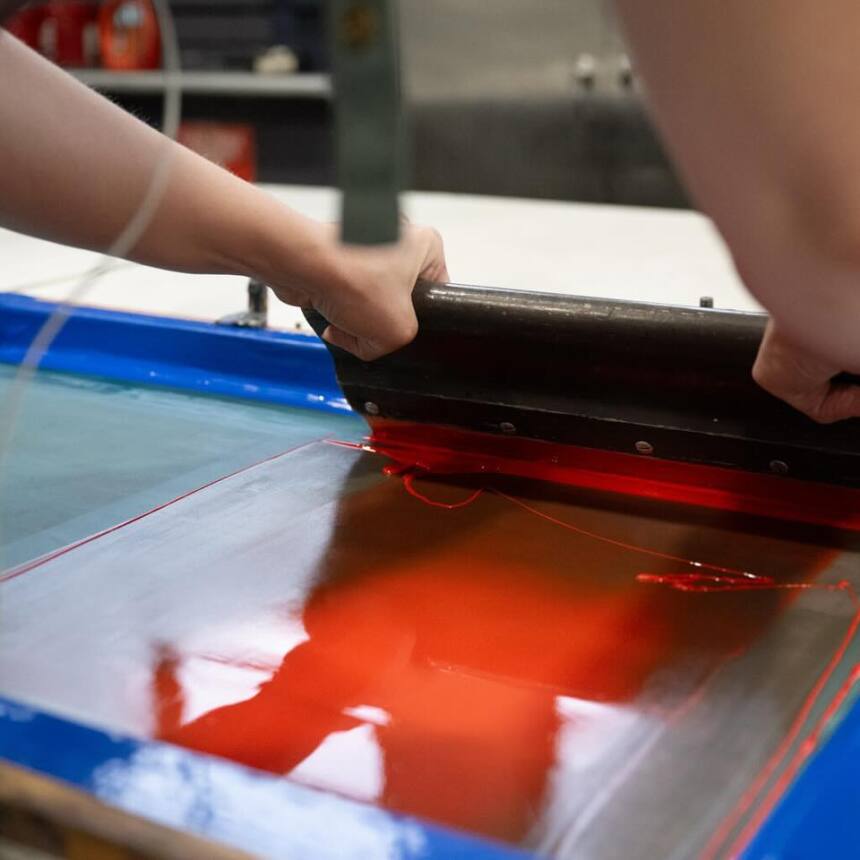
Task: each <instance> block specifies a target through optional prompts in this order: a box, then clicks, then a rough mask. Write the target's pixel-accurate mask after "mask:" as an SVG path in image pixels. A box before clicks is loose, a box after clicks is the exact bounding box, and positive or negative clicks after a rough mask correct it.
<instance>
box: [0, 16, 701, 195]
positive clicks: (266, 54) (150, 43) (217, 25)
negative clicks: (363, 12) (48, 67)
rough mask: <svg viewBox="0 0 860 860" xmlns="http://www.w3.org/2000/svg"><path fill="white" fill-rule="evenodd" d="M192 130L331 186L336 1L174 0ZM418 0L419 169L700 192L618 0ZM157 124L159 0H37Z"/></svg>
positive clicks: (100, 73)
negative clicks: (657, 120) (656, 102)
mask: <svg viewBox="0 0 860 860" xmlns="http://www.w3.org/2000/svg"><path fill="white" fill-rule="evenodd" d="M170 5H171V7H172V10H173V15H174V17H175V23H176V30H177V34H178V39H179V47H180V51H181V57H182V65H183V69H184V71H185V72H186V73H187V74H186V75H185V77H184V80H183V119H184V122H183V126H182V130H181V139H182V141H183V142H184V143H185V144H186V145H188V146H190V147H191V148H193V149H195V150H197V151H199V152H201V153H202V154H203V155H206V156H207V157H209V158H211V159H212V160H214V161H217V162H218V163H220V164H222V165H224V166H226V167H228V168H229V169H231V170H233V171H234V172H235V173H237V174H238V175H240V176H243V177H245V178H247V179H251V180H257V181H261V182H272V183H290V184H301V185H331V184H333V183H334V180H335V177H334V168H333V157H332V141H331V133H330V132H331V110H330V86H329V79H328V74H327V71H328V58H327V52H326V45H325V35H324V33H325V3H324V0H171V3H170ZM488 5H489V4H488V3H487V0H401V3H400V25H401V29H402V40H403V67H404V68H403V72H404V89H405V96H406V111H407V117H408V125H409V128H410V136H411V145H412V149H413V156H414V157H413V159H412V162H413V169H412V174H411V181H410V182H409V186H410V187H411V188H413V189H415V190H419V191H447V192H455V193H469V194H482V195H504V196H512V197H531V198H539V199H551V200H566V201H588V202H599V203H620V204H629V205H644V206H661V207H687V205H688V203H687V199H686V197H685V195H684V192H683V190H682V189H681V188H680V185H679V183H678V181H677V179H676V177H675V175H674V174H673V171H672V169H671V167H670V166H669V164H668V162H667V159H666V157H665V155H664V153H663V150H662V148H661V146H660V143H659V141H658V140H657V137H656V135H655V134H654V131H653V130H652V127H651V125H650V123H649V121H648V119H647V117H646V115H645V110H644V106H643V96H642V93H641V90H640V88H639V86H638V83H637V81H636V77H635V74H634V72H633V70H632V69H631V65H630V61H629V59H628V56H627V53H626V50H625V46H624V43H623V40H622V38H621V36H620V33H619V31H618V27H617V26H616V23H615V21H614V18H613V15H612V13H611V9H610V6H609V3H608V2H606V0H529V2H523V0H492V3H491V6H492V8H491V9H489V8H488ZM7 27H8V29H10V30H12V31H13V32H14V33H15V34H16V35H17V36H18V37H19V38H21V39H23V40H24V41H25V42H28V43H29V44H30V45H31V46H33V47H34V48H36V49H38V50H39V51H41V52H42V53H44V54H45V55H46V56H48V57H50V58H51V59H52V60H54V61H55V62H57V63H59V64H60V65H62V66H64V67H66V68H68V69H70V70H71V71H72V72H73V73H74V74H75V75H76V76H78V77H79V78H80V79H81V80H83V81H84V82H86V83H87V84H89V85H90V86H92V87H94V88H95V89H98V90H99V91H101V92H103V93H105V94H106V95H108V96H109V97H110V98H112V99H113V100H115V101H116V102H118V103H119V104H121V105H122V106H123V107H125V108H127V109H129V110H131V111H133V112H134V113H135V114H137V115H138V116H140V117H141V118H143V119H145V120H146V121H148V122H150V123H152V124H159V123H160V121H161V109H162V96H163V90H164V83H165V82H164V77H163V75H162V74H161V73H160V71H159V66H160V44H159V33H158V27H157V23H156V19H155V15H154V11H153V8H152V6H151V3H150V2H149V0H104V2H94V0H50V2H44V3H31V4H29V5H28V6H27V7H25V8H24V9H23V10H22V11H21V12H19V13H18V14H17V16H16V17H15V18H14V19H13V20H12V21H10V22H8V23H7Z"/></svg>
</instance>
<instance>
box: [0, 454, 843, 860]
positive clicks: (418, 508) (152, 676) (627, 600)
mask: <svg viewBox="0 0 860 860" xmlns="http://www.w3.org/2000/svg"><path fill="white" fill-rule="evenodd" d="M385 465H386V460H385V459H384V458H382V457H379V456H375V455H369V454H364V453H361V452H358V451H353V450H349V449H348V448H343V447H336V446H333V445H324V444H322V445H312V446H310V447H308V448H305V449H302V450H300V451H296V452H294V453H293V454H291V455H289V456H287V457H283V458H279V459H277V460H274V461H272V462H270V463H267V464H263V465H261V466H259V467H256V468H254V469H251V470H249V471H247V472H245V473H242V474H241V475H237V476H234V477H233V478H230V479H228V480H227V481H224V482H222V483H220V484H218V485H215V486H213V487H210V488H208V489H205V490H202V491H201V492H200V493H197V494H195V495H194V496H191V497H189V498H187V499H185V500H183V501H181V502H177V504H176V505H173V506H171V507H169V508H166V509H164V510H162V511H159V512H157V513H155V514H153V515H151V516H150V517H147V518H144V519H143V520H140V521H139V522H137V523H134V524H132V525H130V526H128V527H127V528H126V529H121V530H118V531H116V532H113V533H111V534H109V535H106V536H105V537H103V538H101V539H99V540H96V541H93V542H91V543H89V544H87V545H85V546H81V547H80V548H79V549H77V550H72V551H71V552H69V553H67V554H65V555H63V556H61V557H57V558H55V559H53V560H52V561H49V562H47V563H46V564H44V565H42V566H40V567H37V568H33V569H30V570H28V571H26V572H21V573H20V575H17V576H15V577H14V578H10V579H8V580H7V581H6V582H5V583H3V584H2V585H0V588H2V589H3V597H4V601H5V603H4V606H5V607H7V608H10V607H11V616H10V615H8V614H7V618H11V627H10V626H7V627H6V628H5V631H4V632H3V633H2V634H0V638H2V639H3V641H2V642H0V644H2V645H3V648H0V671H2V674H0V678H2V679H3V682H4V684H5V686H6V690H5V692H7V693H11V694H14V695H16V696H18V697H21V698H25V699H26V698H29V699H31V700H35V701H37V702H43V703H45V702H47V701H48V700H52V703H53V704H54V705H55V706H59V707H62V708H64V709H65V710H66V711H67V712H68V713H71V714H73V715H80V716H87V717H89V718H90V719H93V720H97V721H98V722H100V723H102V724H104V725H108V726H114V727H117V728H124V729H126V730H130V731H134V732H137V733H138V734H149V735H153V736H156V737H158V738H161V739H164V740H167V741H170V742H173V743H177V744H181V745H184V746H187V747H190V748H193V749H197V750H202V751H206V752H209V753H214V754H216V755H219V756H223V757H225V758H229V759H232V760H234V761H238V762H241V763H244V764H247V765H250V766H252V767H255V768H259V769H262V770H266V771H269V772H271V773H275V774H283V775H285V776H287V777H289V778H290V779H292V780H294V781H296V782H300V783H304V784H307V785H311V786H314V787H318V788H323V789H328V790H331V791H334V792H337V793H340V794H343V795H346V796H349V797H352V798H355V799H359V800H365V801H370V802H373V803H376V804H379V805H381V806H383V807H385V808H388V809H392V810H396V811H399V812H405V813H409V814H411V815H415V816H418V817H422V818H427V819H431V820H433V821H437V822H441V823H444V824H448V825H451V826H454V827H457V828H461V829H464V830H468V831H470V832H473V833H479V834H483V835H487V836H492V837H497V838H501V839H505V840H508V841H510V842H514V843H517V844H521V845H524V846H526V847H531V848H535V849H538V850H539V851H541V852H543V853H547V854H554V855H557V856H595V857H609V856H625V857H631V858H636V857H643V858H644V857H654V856H665V857H671V856H684V857H686V856H694V855H695V853H696V852H702V851H705V850H711V847H710V846H711V845H713V844H714V842H713V841H714V839H716V838H718V844H717V845H716V848H715V849H714V850H715V851H716V856H721V854H720V852H725V850H727V848H728V847H730V846H732V845H736V846H738V845H742V843H743V840H744V839H746V836H745V833H744V831H745V829H747V828H749V827H750V826H752V824H753V823H754V822H755V820H756V818H757V817H758V816H760V814H761V812H760V811H761V810H762V809H765V808H766V806H767V804H768V803H769V802H770V801H769V798H770V797H771V796H772V795H773V794H774V792H778V791H779V783H780V781H781V780H785V779H786V778H790V774H791V771H792V768H793V767H794V766H795V765H794V763H795V762H796V760H797V758H798V756H799V755H802V754H803V753H802V750H803V749H804V748H805V745H808V743H809V742H810V738H813V743H814V736H815V732H816V731H818V729H817V728H816V727H817V726H818V725H819V724H820V721H821V720H822V719H823V718H824V717H825V715H826V713H827V709H828V708H830V707H832V706H833V702H834V701H835V700H836V698H837V694H838V691H839V689H840V688H844V685H845V684H846V683H848V681H847V679H849V678H850V677H852V676H851V666H852V665H853V662H856V654H855V652H856V650H857V649H856V647H855V642H854V632H855V628H856V626H857V617H856V606H855V599H854V597H853V592H854V589H855V588H856V587H857V582H856V581H855V579H856V573H855V569H856V567H857V564H856V560H857V558H856V555H855V554H854V553H853V551H852V550H851V547H850V546H848V547H846V546H845V545H843V543H842V539H841V538H838V539H837V536H836V535H834V534H832V533H830V532H822V531H814V530H811V529H808V528H807V529H804V528H802V527H798V526H796V525H792V526H785V525H779V524H776V523H770V524H769V525H767V524H762V523H761V522H758V521H756V522H751V521H749V520H744V519H743V518H741V517H739V516H738V515H737V514H728V513H726V512H717V513H714V512H704V511H702V510H696V511H690V510H687V509H685V508H682V507H680V506H677V505H669V504H667V503H665V502H660V503H655V502H652V501H648V500H642V499H638V500H637V499H635V498H631V497H623V496H620V495H619V494H609V493H596V492H593V491H585V490H582V489H580V488H571V487H552V486H550V485H546V484H537V483H534V482H528V481H522V480H513V479H510V478H499V477H498V476H496V477H494V478H493V479H492V480H491V481H490V480H488V479H487V478H486V477H482V478H480V479H476V478H470V479H469V480H466V481H461V480H459V479H453V478H443V479H439V478H438V477H437V478H434V477H433V476H427V475H425V474H423V473H422V472H420V471H419V472H414V471H413V472H411V473H409V474H408V475H404V473H402V472H401V471H399V470H397V469H394V470H388V471H389V473H390V474H389V475H388V476H384V475H383V473H382V470H383V467H384V466H385ZM392 472H393V473H392ZM404 477H406V480H405V481H404ZM75 591H77V593H81V592H83V593H90V594H98V595H99V600H98V602H97V603H94V604H91V606H90V607H89V608H86V607H83V606H82V605H81V603H80V601H77V602H75V601H72V600H71V599H70V597H69V595H71V594H72V593H74V592H75ZM49 607H50V608H51V611H53V613H54V619H55V627H54V629H55V635H54V636H52V637H51V639H50V640H49V641H48V640H45V638H44V637H40V636H38V635H36V634H35V633H34V631H33V630H32V626H28V624H27V618H32V617H33V613H38V612H40V611H41V612H45V613H46V612H48V611H49ZM106 641H108V642H111V643H113V647H112V648H111V649H110V650H109V651H106V650H105V648H104V643H105V642H106ZM852 661H853V662H852ZM786 775H789V776H788V777H787V776H786ZM679 809H680V810H683V814H682V815H679V814H678V813H679Z"/></svg>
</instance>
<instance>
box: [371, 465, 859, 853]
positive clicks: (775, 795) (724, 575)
mask: <svg viewBox="0 0 860 860" xmlns="http://www.w3.org/2000/svg"><path fill="white" fill-rule="evenodd" d="M408 459H409V458H407V461H406V462H408ZM401 462H404V461H401ZM388 468H389V467H386V474H395V473H396V472H395V471H394V470H392V471H391V472H389V471H387V470H388ZM398 471H400V470H398ZM402 471H404V473H405V474H404V486H405V487H406V489H407V491H408V492H409V493H410V494H411V495H413V496H415V497H416V498H418V499H420V500H421V501H423V502H425V503H427V504H430V505H433V506H435V507H444V508H449V509H450V508H453V507H465V506H466V505H469V504H471V503H472V502H474V501H475V500H476V499H477V498H478V497H479V496H480V495H481V490H480V489H479V490H477V491H476V492H475V493H473V494H472V495H471V496H470V497H469V498H467V499H466V500H464V501H463V502H460V503H459V504H457V505H453V506H450V505H445V504H441V503H438V502H434V501H433V500H431V499H428V498H427V497H426V496H424V495H423V494H421V493H418V492H417V491H415V489H414V487H413V486H412V480H413V479H414V472H412V471H410V470H409V468H408V467H406V468H405V469H402ZM480 471H484V472H486V471H490V470H489V469H488V468H487V467H486V466H481V467H480ZM491 492H493V493H495V494H496V495H498V496H500V497H501V498H504V499H506V500H507V501H509V502H511V503H512V504H515V505H517V506H518V507H520V508H522V509H523V510H525V511H526V512H528V513H530V514H532V515H534V516H536V517H539V518H540V519H543V520H546V521H547V522H550V523H552V524H554V525H557V526H559V527H561V528H564V529H566V530H568V531H572V532H575V533H577V534H580V535H583V536H585V537H589V538H591V539H593V540H596V541H600V542H602V543H607V544H610V545H612V546H616V547H618V548H620V549H623V550H627V551H630V552H637V553H642V554H645V555H650V556H654V557H657V558H662V559H666V560H670V561H677V562H680V563H682V564H686V565H690V566H693V567H696V568H699V572H688V573H664V574H658V573H648V572H643V573H639V574H637V575H636V581H637V582H640V583H649V584H655V585H666V586H668V587H669V588H672V589H674V590H677V591H682V592H691V593H718V592H740V591H774V590H784V591H809V590H820V591H831V592H836V591H841V592H844V593H845V594H846V596H848V597H849V598H850V599H851V601H852V602H853V603H854V605H855V606H858V612H857V614H856V615H855V617H854V619H853V621H852V623H851V625H850V627H849V629H848V632H847V634H846V636H845V638H844V639H843V641H842V643H841V645H840V648H839V649H838V650H837V652H836V653H835V654H834V655H833V657H832V658H831V660H830V662H829V663H828V665H827V667H826V668H825V670H824V672H823V673H822V675H821V676H820V677H819V679H818V681H817V682H816V685H815V687H814V688H813V690H812V692H811V693H810V695H809V696H808V697H807V699H806V700H805V702H804V705H803V707H802V708H801V710H800V712H799V713H798V715H797V717H796V718H795V720H794V722H793V723H792V725H791V728H790V729H789V731H788V733H787V734H786V736H785V737H784V738H783V740H782V741H781V742H780V745H779V747H778V748H777V750H776V751H775V753H774V754H773V756H772V757H771V758H770V759H769V761H768V763H767V764H766V765H765V767H764V768H763V770H762V771H761V772H760V773H759V775H758V776H757V777H756V779H755V781H754V782H753V784H752V785H751V786H750V787H749V788H748V789H747V791H746V792H745V793H744V795H743V796H742V797H741V800H740V801H739V803H738V805H737V806H736V808H735V809H734V810H733V811H732V813H731V814H730V815H729V816H728V818H727V819H726V820H725V821H724V822H723V823H722V824H721V825H720V827H719V828H718V830H717V831H716V832H715V834H714V835H713V837H712V839H711V840H710V842H709V843H708V846H706V848H705V852H704V853H703V855H702V860H711V858H713V857H715V856H716V853H717V852H718V851H719V849H720V847H721V846H722V845H723V844H724V843H725V841H726V839H727V838H728V837H729V835H730V834H731V832H732V831H733V830H734V829H735V828H736V827H737V826H738V824H739V822H740V820H741V819H742V817H743V816H744V814H745V813H746V812H747V811H748V810H749V808H750V807H751V806H752V804H753V803H754V802H755V800H756V799H757V797H758V796H759V795H760V793H761V791H762V790H763V789H764V787H765V786H766V784H767V782H768V781H769V780H770V778H771V777H772V775H773V773H774V772H775V771H776V769H777V768H778V767H779V765H780V764H781V763H782V761H783V760H784V758H785V756H786V755H787V754H788V750H789V749H790V747H791V745H792V744H793V743H794V742H795V740H796V739H797V736H798V734H799V733H800V731H801V729H802V727H803V723H804V722H805V721H806V719H807V718H808V715H809V713H810V712H811V710H812V709H813V708H814V706H815V704H816V703H817V701H818V699H819V697H820V695H821V693H822V691H823V689H824V687H825V686H826V684H827V681H828V680H829V678H830V676H831V675H832V673H833V671H834V670H835V668H836V667H837V666H838V665H839V663H840V662H841V660H842V658H843V657H844V654H845V652H846V650H847V648H848V645H849V644H850V642H851V641H852V640H853V638H854V635H855V633H856V631H857V629H858V626H860V597H858V595H857V593H856V591H855V590H854V588H853V586H852V585H851V583H850V582H849V581H848V580H841V581H839V582H837V583H813V582H779V581H777V580H776V579H775V578H774V577H772V576H764V575H760V574H754V573H751V572H749V571H746V570H739V569H735V568H729V567H724V566H719V565H714V564H710V563H707V562H700V561H694V560H691V559H685V558H682V557H680V556H674V555H672V554H669V553H664V552H661V551H659V550H654V549H650V548H647V547H642V546H637V545H635V544H631V543H627V542H625V541H621V540H617V539H614V538H609V537H607V536H606V535H602V534H598V533H596V532H593V531H591V530H588V529H584V528H582V527H580V526H577V525H574V524H572V523H569V522H565V521H564V520H560V519H558V518H557V517H554V516H552V515H550V514H547V513H545V512H544V511H541V510H539V509H538V508H535V507H533V506H532V505H529V504H527V503H526V502H524V501H522V500H521V499H518V498H516V497H514V496H511V495H509V494H507V493H505V492H503V491H501V490H498V489H493V490H491ZM705 571H707V572H705ZM858 678H860V665H858V666H855V667H854V669H853V671H852V673H851V676H850V677H849V679H848V681H846V683H845V684H844V685H843V687H842V688H841V689H840V691H839V692H838V693H837V695H836V696H835V697H834V699H833V701H832V702H831V703H830V705H829V706H828V708H827V710H826V711H825V713H824V715H823V716H822V718H821V719H820V720H819V722H818V723H817V724H816V726H815V728H814V729H813V730H812V731H811V732H810V734H809V735H808V737H807V738H806V740H805V741H804V743H803V744H802V745H801V747H800V749H799V750H798V751H797V752H796V753H795V756H794V758H793V759H792V760H791V762H790V763H789V765H788V766H787V768H786V770H785V771H784V772H783V774H781V776H780V778H779V779H778V780H777V781H776V783H775V784H774V786H773V787H772V788H771V790H770V792H769V793H768V794H767V795H766V796H765V798H764V799H763V800H762V801H761V804H760V806H759V808H758V810H757V811H756V813H755V815H753V816H752V817H751V818H750V820H749V821H748V822H747V824H746V825H745V826H744V828H743V829H742V830H741V832H740V834H739V835H738V837H737V838H736V840H735V842H734V843H733V844H732V845H731V847H730V849H729V856H731V857H736V856H738V855H739V853H740V852H741V851H742V850H743V849H744V848H746V846H747V845H748V844H749V842H750V841H751V839H752V837H753V835H754V834H755V833H756V832H757V830H758V829H759V827H760V826H761V825H762V823H763V822H764V820H765V819H766V818H767V816H768V815H769V814H770V812H771V811H772V810H773V808H774V807H775V805H776V803H777V802H778V800H779V798H780V797H781V796H782V794H783V793H784V792H785V790H786V789H787V788H788V786H789V785H790V784H791V782H792V780H793V779H794V776H795V775H796V773H797V770H798V769H799V767H800V765H801V764H802V763H803V761H804V760H805V759H806V758H807V757H808V756H809V755H811V753H812V752H813V750H814V749H815V747H816V745H817V742H818V739H819V737H820V734H821V730H822V727H823V726H824V725H826V724H827V722H829V720H830V719H831V718H832V717H833V715H834V714H835V713H836V712H837V711H838V709H839V707H840V706H841V704H842V702H843V701H844V699H845V697H846V696H847V694H848V692H849V691H850V689H851V688H852V687H853V685H854V683H856V681H857V680H858ZM702 689H704V685H703V686H702ZM683 711H684V712H686V711H687V707H684V708H683Z"/></svg>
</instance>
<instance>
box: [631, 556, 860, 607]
mask: <svg viewBox="0 0 860 860" xmlns="http://www.w3.org/2000/svg"><path fill="white" fill-rule="evenodd" d="M702 566H703V567H706V565H702ZM636 581H637V582H647V583H653V584H655V585H668V586H669V587H670V588H674V589H675V590H676V591H689V592H699V593H703V592H719V591H774V590H784V591H813V590H814V591H844V592H845V593H846V594H848V596H849V597H850V598H851V599H852V601H854V603H855V604H856V603H857V602H858V598H857V595H856V593H855V592H854V589H853V587H852V585H851V583H850V582H848V580H847V579H843V580H840V581H839V582H778V581H777V580H775V579H774V578H773V577H772V576H759V575H757V574H747V575H746V576H745V577H743V578H741V577H738V576H733V575H730V576H723V575H718V574H708V573H638V574H636Z"/></svg>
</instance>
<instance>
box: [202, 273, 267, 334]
mask: <svg viewBox="0 0 860 860" xmlns="http://www.w3.org/2000/svg"><path fill="white" fill-rule="evenodd" d="M215 322H216V324H217V325H232V326H237V327H238V328H266V326H267V325H268V322H269V288H268V287H267V286H266V285H265V284H264V283H263V282H262V281H255V280H254V279H253V278H251V280H249V281H248V309H247V310H244V311H239V312H238V313H235V314H227V316H223V317H221V318H220V319H218V320H216V321H215Z"/></svg>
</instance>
